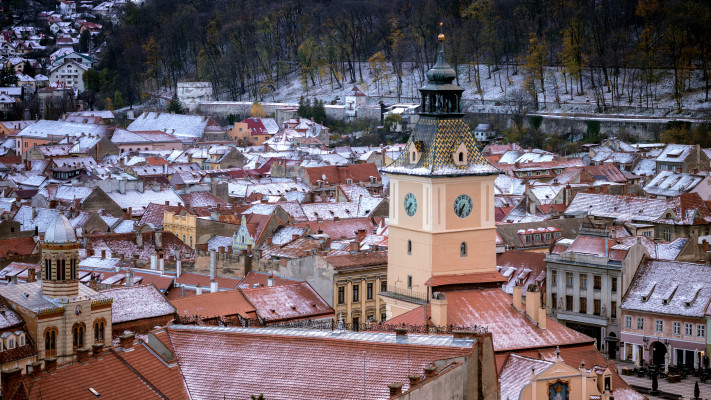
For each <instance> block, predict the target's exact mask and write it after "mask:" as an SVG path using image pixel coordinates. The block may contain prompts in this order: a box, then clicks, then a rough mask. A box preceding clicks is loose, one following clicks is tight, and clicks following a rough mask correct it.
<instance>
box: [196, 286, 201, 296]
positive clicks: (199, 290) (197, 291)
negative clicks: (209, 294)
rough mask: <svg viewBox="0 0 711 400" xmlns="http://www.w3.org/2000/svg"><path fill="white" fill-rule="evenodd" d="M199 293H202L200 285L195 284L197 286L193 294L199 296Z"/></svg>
mask: <svg viewBox="0 0 711 400" xmlns="http://www.w3.org/2000/svg"><path fill="white" fill-rule="evenodd" d="M201 294H202V286H200V285H197V287H196V288H195V295H196V296H200V295H201Z"/></svg>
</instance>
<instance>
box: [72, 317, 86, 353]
mask: <svg viewBox="0 0 711 400" xmlns="http://www.w3.org/2000/svg"><path fill="white" fill-rule="evenodd" d="M85 331H86V328H85V327H84V324H83V323H76V324H74V326H73V327H72V347H73V348H74V351H76V349H79V348H82V347H84V332H85Z"/></svg>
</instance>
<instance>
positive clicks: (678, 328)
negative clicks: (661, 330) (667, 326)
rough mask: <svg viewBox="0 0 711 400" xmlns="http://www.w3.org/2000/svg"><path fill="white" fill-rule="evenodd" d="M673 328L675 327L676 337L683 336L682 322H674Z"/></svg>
mask: <svg viewBox="0 0 711 400" xmlns="http://www.w3.org/2000/svg"><path fill="white" fill-rule="evenodd" d="M672 327H673V330H674V332H673V333H674V334H675V335H678V336H681V322H679V321H674V322H673V323H672Z"/></svg>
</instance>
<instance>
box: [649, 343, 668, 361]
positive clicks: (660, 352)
mask: <svg viewBox="0 0 711 400" xmlns="http://www.w3.org/2000/svg"><path fill="white" fill-rule="evenodd" d="M650 349H651V351H652V357H650V359H651V360H652V364H654V365H657V366H664V356H666V355H667V346H665V345H664V344H663V343H661V342H654V343H652V346H651V348H650Z"/></svg>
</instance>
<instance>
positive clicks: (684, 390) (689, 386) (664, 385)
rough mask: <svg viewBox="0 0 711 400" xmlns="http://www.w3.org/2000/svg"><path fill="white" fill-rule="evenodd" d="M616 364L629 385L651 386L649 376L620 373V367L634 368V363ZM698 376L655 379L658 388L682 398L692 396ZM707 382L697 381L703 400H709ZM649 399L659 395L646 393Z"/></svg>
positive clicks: (710, 387)
mask: <svg viewBox="0 0 711 400" xmlns="http://www.w3.org/2000/svg"><path fill="white" fill-rule="evenodd" d="M615 363H616V364H617V370H618V372H620V377H621V378H622V379H624V381H625V382H627V383H628V384H630V385H636V386H643V387H646V388H650V389H651V388H652V380H651V379H649V378H646V377H645V378H640V377H637V376H631V375H622V368H634V364H631V363H625V362H622V361H615ZM698 380H699V378H696V377H693V376H690V377H688V378H687V379H684V380H682V381H681V382H679V383H668V382H667V380H666V379H659V380H657V383H658V389H659V390H661V391H664V392H668V393H674V394H679V395H681V396H683V398H684V399H692V398H693V397H694V384H695V383H696V381H698ZM708 382H709V383H701V382H699V392H700V395H699V396H700V398H702V399H704V400H711V381H708ZM646 396H647V398H649V400H657V399H661V397H655V396H651V395H646Z"/></svg>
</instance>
